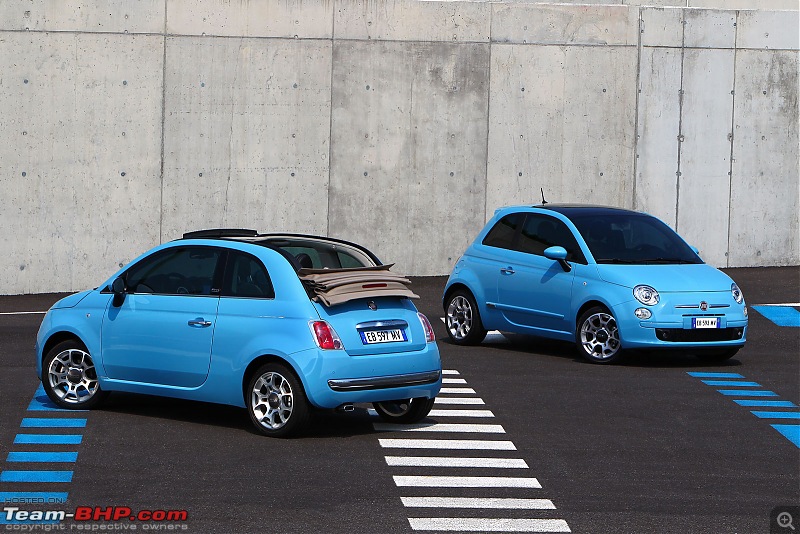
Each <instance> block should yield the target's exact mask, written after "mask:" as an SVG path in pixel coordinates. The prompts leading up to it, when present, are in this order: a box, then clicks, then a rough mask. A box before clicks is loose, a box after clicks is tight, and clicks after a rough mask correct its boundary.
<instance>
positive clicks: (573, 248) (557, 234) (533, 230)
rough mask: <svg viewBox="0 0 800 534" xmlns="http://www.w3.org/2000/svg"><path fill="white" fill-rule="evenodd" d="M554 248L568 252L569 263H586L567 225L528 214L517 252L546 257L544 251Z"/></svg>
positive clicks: (554, 219) (552, 219) (546, 217)
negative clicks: (562, 248) (561, 248)
mask: <svg viewBox="0 0 800 534" xmlns="http://www.w3.org/2000/svg"><path fill="white" fill-rule="evenodd" d="M554 246H559V247H564V248H565V249H566V250H567V260H568V261H575V262H578V263H586V259H585V258H584V257H583V254H582V253H581V249H580V247H579V246H578V242H577V241H576V240H575V236H574V235H572V232H571V231H570V229H569V228H568V227H567V225H566V224H564V223H563V222H561V221H559V220H558V219H556V218H553V217H548V216H546V215H538V214H535V213H530V214H528V217H527V219H526V220H525V224H524V226H523V227H522V232H521V233H520V236H519V242H518V243H517V246H516V247H515V248H516V250H519V251H520V252H525V253H528V254H536V255H537V256H544V250H545V249H546V248H549V247H554Z"/></svg>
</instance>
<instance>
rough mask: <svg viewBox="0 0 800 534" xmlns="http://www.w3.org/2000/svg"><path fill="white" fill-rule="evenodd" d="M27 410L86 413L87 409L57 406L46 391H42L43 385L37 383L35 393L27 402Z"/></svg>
mask: <svg viewBox="0 0 800 534" xmlns="http://www.w3.org/2000/svg"><path fill="white" fill-rule="evenodd" d="M28 411H29V412H64V413H81V412H83V413H86V412H88V411H89V410H66V409H64V408H59V407H58V406H56V405H55V404H53V401H51V400H50V397H48V396H47V393H45V392H44V387H43V386H42V385H41V384H39V387H38V388H36V393H34V394H33V400H31V402H30V404H28Z"/></svg>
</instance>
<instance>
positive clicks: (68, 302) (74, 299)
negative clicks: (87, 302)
mask: <svg viewBox="0 0 800 534" xmlns="http://www.w3.org/2000/svg"><path fill="white" fill-rule="evenodd" d="M91 292H92V291H91V290H86V291H81V292H80V293H75V294H74V295H70V296H68V297H64V298H63V299H61V300H59V301H58V302H56V303H55V304H53V305H52V306H51V307H50V308H51V309H54V310H55V309H58V308H72V307H74V306H76V305H77V304H78V303H79V302H80V301H82V300H83V299H85V298H86V295H88V294H89V293H91Z"/></svg>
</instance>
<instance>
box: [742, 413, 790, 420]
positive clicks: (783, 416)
mask: <svg viewBox="0 0 800 534" xmlns="http://www.w3.org/2000/svg"><path fill="white" fill-rule="evenodd" d="M750 413H751V414H753V415H755V416H756V417H758V418H760V419H800V412H750Z"/></svg>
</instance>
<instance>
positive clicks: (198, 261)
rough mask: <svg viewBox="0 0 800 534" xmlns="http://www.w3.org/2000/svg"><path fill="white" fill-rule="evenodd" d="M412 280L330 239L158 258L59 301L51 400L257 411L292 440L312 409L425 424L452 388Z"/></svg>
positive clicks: (265, 425) (46, 360) (52, 319)
mask: <svg viewBox="0 0 800 534" xmlns="http://www.w3.org/2000/svg"><path fill="white" fill-rule="evenodd" d="M407 286H408V280H407V279H405V278H404V277H402V276H400V275H396V274H394V273H391V272H390V271H389V270H388V269H387V267H386V266H382V265H381V262H380V261H379V260H378V258H376V257H375V255H374V254H372V253H371V252H370V251H369V250H367V249H365V248H364V247H361V246H358V245H356V244H353V243H348V242H345V241H340V240H336V239H331V238H327V237H317V236H304V235H294V234H281V235H277V234H264V235H262V234H258V233H257V232H255V231H252V230H207V231H200V232H193V233H189V234H185V235H184V238H183V239H179V240H177V241H172V242H170V243H166V244H163V245H161V246H158V247H156V248H154V249H152V250H151V251H149V252H146V253H145V254H143V255H142V256H140V257H139V258H137V259H136V260H134V261H133V262H132V263H131V264H130V265H128V266H127V267H125V268H123V269H122V270H120V271H119V272H117V273H116V274H114V275H113V276H112V277H111V278H109V279H108V280H107V281H105V282H103V283H102V284H100V286H98V287H97V288H96V289H93V290H89V291H83V292H81V293H77V294H75V295H71V296H69V297H66V298H64V299H62V300H60V301H59V302H57V303H56V304H55V305H54V306H53V307H52V308H51V309H50V310H49V311H48V312H47V314H46V315H45V317H44V320H43V321H42V325H41V327H40V329H39V333H38V336H37V340H36V367H37V373H38V375H39V377H40V378H41V380H42V383H43V386H44V389H45V391H46V392H47V395H48V396H49V397H50V399H52V400H53V402H55V403H56V404H57V405H59V406H61V407H64V408H75V409H88V408H93V407H95V406H97V405H98V404H99V403H100V402H101V401H102V400H103V398H104V397H105V396H106V395H107V394H108V393H109V392H111V391H125V392H133V393H145V394H151V395H162V396H167V397H176V398H181V399H190V400H198V401H207V402H216V403H221V404H230V405H233V406H239V407H243V408H246V409H247V410H248V412H249V414H250V418H251V420H252V422H253V424H254V426H255V428H256V429H257V430H258V431H259V432H261V433H263V434H266V435H270V436H287V435H290V434H293V433H295V432H297V431H298V430H300V429H301V428H302V427H303V426H305V424H306V422H307V420H308V418H309V412H310V409H311V408H312V407H316V408H324V409H334V408H341V409H344V410H345V411H349V410H352V409H353V404H354V403H373V404H374V407H375V410H376V411H377V412H378V414H379V415H380V416H381V417H382V418H384V419H386V420H389V421H395V422H399V423H408V422H415V421H419V420H421V419H422V418H424V417H425V416H426V415H427V414H428V412H429V411H430V409H431V407H432V405H433V402H434V397H436V395H437V394H438V392H439V389H440V387H441V382H442V380H441V362H440V359H439V351H438V348H437V347H436V343H435V341H434V334H433V329H432V328H431V325H430V323H429V322H428V319H426V318H425V316H424V315H422V314H421V313H418V311H417V309H416V307H415V306H414V304H413V303H412V302H411V300H409V299H410V298H413V297H416V295H414V294H413V293H412V292H411V291H410V289H409V288H408V287H407Z"/></svg>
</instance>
